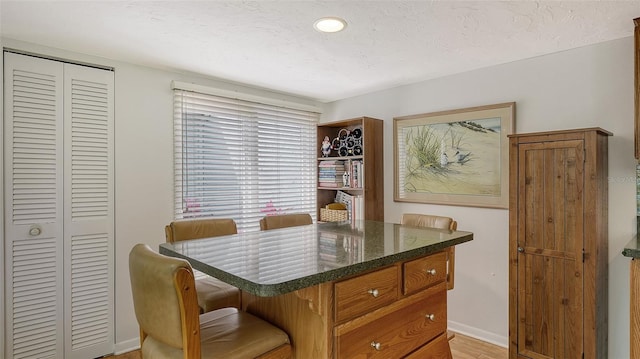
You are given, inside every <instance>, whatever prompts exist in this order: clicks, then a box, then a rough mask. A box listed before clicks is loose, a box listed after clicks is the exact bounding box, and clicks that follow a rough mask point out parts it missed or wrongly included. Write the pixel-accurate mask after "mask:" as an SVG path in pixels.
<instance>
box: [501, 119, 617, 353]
mask: <svg viewBox="0 0 640 359" xmlns="http://www.w3.org/2000/svg"><path fill="white" fill-rule="evenodd" d="M608 136H611V133H609V132H607V131H605V130H603V129H601V128H586V129H578V130H567V131H553V132H541V133H528V134H515V135H510V136H509V149H510V153H509V186H510V187H509V357H510V358H563V359H564V358H566V359H571V358H576V359H577V358H586V359H603V358H607V341H608V337H607V333H608V324H607V322H608V321H607V312H608V265H607V263H608V257H607V252H608V251H607V246H608V234H607V225H608V224H607V223H608V218H607V217H608V208H607V206H608V205H607V180H608V178H607V172H608V169H607V166H608V165H607V151H608Z"/></svg>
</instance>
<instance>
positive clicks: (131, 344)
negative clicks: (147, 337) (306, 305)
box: [113, 338, 140, 355]
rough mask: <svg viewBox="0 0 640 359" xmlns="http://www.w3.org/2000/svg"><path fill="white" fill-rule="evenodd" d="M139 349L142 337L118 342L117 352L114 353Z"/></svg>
mask: <svg viewBox="0 0 640 359" xmlns="http://www.w3.org/2000/svg"><path fill="white" fill-rule="evenodd" d="M138 349H140V338H134V339H129V340H125V341H124V342H120V343H116V345H115V348H114V350H115V352H114V353H113V354H115V355H120V354H124V353H128V352H130V351H134V350H138Z"/></svg>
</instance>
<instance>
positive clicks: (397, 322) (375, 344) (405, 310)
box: [336, 282, 447, 359]
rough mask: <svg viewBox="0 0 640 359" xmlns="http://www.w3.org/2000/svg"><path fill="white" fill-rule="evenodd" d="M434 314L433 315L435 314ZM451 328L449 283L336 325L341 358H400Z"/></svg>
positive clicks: (438, 285)
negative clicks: (448, 304) (448, 318)
mask: <svg viewBox="0 0 640 359" xmlns="http://www.w3.org/2000/svg"><path fill="white" fill-rule="evenodd" d="M431 316H432V317H431ZM446 330H447V287H446V283H445V282H441V283H440V284H437V285H435V286H433V287H431V288H429V289H427V290H425V291H424V292H421V293H418V294H416V295H413V296H410V297H406V298H405V299H402V300H400V301H398V302H396V303H394V304H393V305H390V306H388V307H385V308H382V309H379V310H377V311H375V312H372V313H370V314H367V315H364V316H362V317H360V318H356V319H354V320H352V321H350V322H348V323H345V324H344V325H342V326H338V327H337V328H336V353H337V357H338V358H349V359H351V358H400V357H402V356H404V355H407V354H409V353H411V352H412V351H414V350H416V349H417V348H420V347H421V346H423V345H424V344H425V343H427V342H429V341H430V340H432V339H433V338H435V337H437V336H438V335H440V334H443V333H444V334H445V335H446Z"/></svg>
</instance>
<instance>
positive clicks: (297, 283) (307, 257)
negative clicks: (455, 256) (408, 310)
mask: <svg viewBox="0 0 640 359" xmlns="http://www.w3.org/2000/svg"><path fill="white" fill-rule="evenodd" d="M472 239H473V233H471V232H465V231H449V230H441V229H430V228H418V227H408V226H402V225H400V224H395V223H384V222H375V221H357V222H356V224H355V225H351V223H348V222H340V223H335V222H334V223H321V224H312V225H308V226H299V227H291V228H284V229H278V230H270V231H260V232H249V233H241V234H238V235H233V236H222V237H213V238H204V239H198V240H190V241H183V242H176V243H163V244H161V245H160V253H162V254H165V255H170V256H174V257H179V258H184V259H186V260H188V261H189V262H190V263H191V265H192V266H193V268H195V269H197V270H199V271H202V272H204V273H207V274H209V275H211V276H214V277H216V278H219V279H221V280H223V281H225V282H227V283H229V284H232V285H234V286H236V287H238V288H240V289H242V290H244V291H247V292H249V293H252V294H255V295H258V296H275V295H279V294H284V293H288V292H292V291H294V290H298V289H302V288H306V287H311V286H314V285H316V284H320V283H324V282H329V281H334V280H338V279H340V278H344V277H347V276H350V275H353V274H358V273H361V272H364V271H368V270H371V269H376V268H380V267H383V266H386V265H390V264H392V263H395V262H398V261H404V260H407V259H412V258H417V257H421V256H424V255H426V254H430V253H433V252H437V251H439V250H442V249H445V248H447V247H450V246H453V245H456V244H460V243H464V242H467V241H470V240H472Z"/></svg>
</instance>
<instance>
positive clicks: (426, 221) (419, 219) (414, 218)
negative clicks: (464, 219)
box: [400, 213, 458, 231]
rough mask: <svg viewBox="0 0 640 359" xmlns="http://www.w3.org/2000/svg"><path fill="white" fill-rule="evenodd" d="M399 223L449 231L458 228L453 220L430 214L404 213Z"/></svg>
mask: <svg viewBox="0 0 640 359" xmlns="http://www.w3.org/2000/svg"><path fill="white" fill-rule="evenodd" d="M400 223H402V224H406V225H409V226H416V227H429V228H438V229H449V230H452V231H455V230H456V229H457V228H458V222H456V221H454V220H453V218H451V217H443V216H434V215H430V214H417V213H405V214H403V215H402V222H400Z"/></svg>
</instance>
